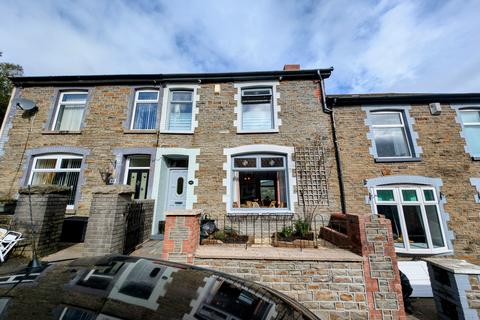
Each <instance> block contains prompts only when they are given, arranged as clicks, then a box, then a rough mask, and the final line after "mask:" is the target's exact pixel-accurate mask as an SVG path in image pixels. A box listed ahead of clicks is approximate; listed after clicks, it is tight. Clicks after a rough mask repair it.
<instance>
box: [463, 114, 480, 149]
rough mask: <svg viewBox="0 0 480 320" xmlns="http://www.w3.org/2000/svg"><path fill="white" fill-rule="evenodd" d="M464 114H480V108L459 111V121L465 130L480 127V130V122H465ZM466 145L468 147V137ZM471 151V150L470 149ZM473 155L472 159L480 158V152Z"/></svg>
mask: <svg viewBox="0 0 480 320" xmlns="http://www.w3.org/2000/svg"><path fill="white" fill-rule="evenodd" d="M464 112H476V113H480V107H477V108H474V107H469V108H465V109H459V110H458V113H459V115H458V116H459V120H460V122H461V124H462V127H463V128H467V127H478V128H479V129H480V122H464V121H463V120H462V113H464ZM465 144H466V145H467V146H468V140H467V137H466V136H465ZM469 149H470V148H469ZM471 154H472V157H474V158H480V151H479V152H478V153H473V150H472V152H471Z"/></svg>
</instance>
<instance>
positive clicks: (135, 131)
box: [123, 129, 157, 134]
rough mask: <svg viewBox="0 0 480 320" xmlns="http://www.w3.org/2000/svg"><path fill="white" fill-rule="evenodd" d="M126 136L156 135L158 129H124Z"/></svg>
mask: <svg viewBox="0 0 480 320" xmlns="http://www.w3.org/2000/svg"><path fill="white" fill-rule="evenodd" d="M123 133H124V134H156V133H157V130H156V129H124V130H123Z"/></svg>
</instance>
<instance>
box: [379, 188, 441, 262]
mask: <svg viewBox="0 0 480 320" xmlns="http://www.w3.org/2000/svg"><path fill="white" fill-rule="evenodd" d="M374 207H375V213H377V214H381V215H384V216H385V217H386V218H388V219H390V221H391V223H392V232H393V240H394V243H395V248H396V251H397V252H404V253H440V252H445V251H447V250H448V248H447V245H446V241H445V232H444V230H443V222H442V217H441V215H440V209H439V205H438V199H437V194H436V190H435V189H434V188H432V187H417V186H409V185H405V186H395V187H393V186H391V187H390V186H388V187H387V186H385V187H378V188H375V189H374Z"/></svg>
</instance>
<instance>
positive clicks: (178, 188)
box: [177, 177, 184, 195]
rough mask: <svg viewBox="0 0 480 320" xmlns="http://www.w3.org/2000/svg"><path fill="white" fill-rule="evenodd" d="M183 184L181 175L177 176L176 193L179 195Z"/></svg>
mask: <svg viewBox="0 0 480 320" xmlns="http://www.w3.org/2000/svg"><path fill="white" fill-rule="evenodd" d="M183 184H184V179H183V177H179V178H178V179H177V194H178V195H181V194H182V193H183Z"/></svg>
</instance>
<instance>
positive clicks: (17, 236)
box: [0, 228, 23, 262]
mask: <svg viewBox="0 0 480 320" xmlns="http://www.w3.org/2000/svg"><path fill="white" fill-rule="evenodd" d="M0 239H1V240H0V262H4V261H5V258H6V257H7V255H8V253H9V252H10V251H11V250H12V249H13V247H14V246H15V245H16V244H17V242H18V241H20V240H23V239H22V234H21V233H20V232H16V231H9V230H7V229H4V228H0Z"/></svg>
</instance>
